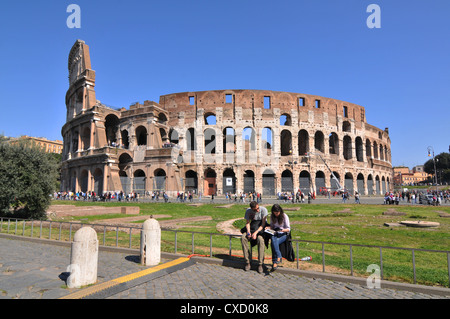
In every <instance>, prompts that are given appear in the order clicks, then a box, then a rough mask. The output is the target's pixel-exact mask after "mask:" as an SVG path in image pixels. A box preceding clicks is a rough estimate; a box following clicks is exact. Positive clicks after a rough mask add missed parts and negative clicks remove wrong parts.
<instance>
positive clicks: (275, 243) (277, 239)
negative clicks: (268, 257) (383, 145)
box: [271, 233, 287, 263]
mask: <svg viewBox="0 0 450 319" xmlns="http://www.w3.org/2000/svg"><path fill="white" fill-rule="evenodd" d="M286 235H287V233H283V234H280V235H279V234H275V235H273V236H272V240H271V246H272V251H273V252H275V259H274V260H272V262H273V263H277V259H278V258H280V260H281V258H282V257H283V256H281V251H280V244H282V243H284V242H285V241H286V238H287V236H286Z"/></svg>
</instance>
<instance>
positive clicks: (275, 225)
mask: <svg viewBox="0 0 450 319" xmlns="http://www.w3.org/2000/svg"><path fill="white" fill-rule="evenodd" d="M269 229H270V230H271V231H272V232H271V233H273V234H272V238H271V239H272V240H271V246H272V256H273V260H272V262H273V265H272V271H275V270H276V269H277V267H278V264H279V263H280V262H281V260H282V255H281V251H280V245H281V244H282V243H284V242H285V241H286V239H287V238H288V234H289V232H290V231H291V226H290V224H289V217H288V216H287V215H286V214H285V213H284V211H283V208H281V206H280V205H278V204H275V205H273V206H272V215H271V216H270V226H268V227H266V230H269Z"/></svg>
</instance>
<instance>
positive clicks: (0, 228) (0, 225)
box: [0, 217, 450, 287]
mask: <svg viewBox="0 0 450 319" xmlns="http://www.w3.org/2000/svg"><path fill="white" fill-rule="evenodd" d="M5 221H7V233H8V234H9V233H10V228H11V221H13V224H14V225H13V227H14V235H16V236H20V234H18V224H19V222H23V225H22V234H21V236H25V225H26V224H27V223H31V235H30V237H33V233H34V232H33V227H34V223H36V222H38V223H39V229H40V230H39V238H42V227H43V224H45V223H46V224H48V228H49V235H48V236H49V238H48V239H50V240H53V239H52V234H51V231H52V224H57V225H59V234H58V241H62V237H61V234H62V228H63V227H62V226H63V225H64V224H69V225H68V227H67V228H68V229H69V241H71V240H72V232H73V230H74V226H79V228H81V227H83V226H90V227H93V228H97V229H103V242H102V243H103V246H106V245H107V243H106V229H107V228H114V229H115V246H116V247H119V229H126V230H127V232H128V233H129V245H128V246H129V248H132V243H131V242H132V232H133V230H135V231H136V233H139V234H140V231H141V230H142V226H124V225H108V224H91V223H88V224H87V223H82V222H61V221H43V220H30V219H20V218H10V217H0V233H2V232H3V224H4V223H5ZM161 231H167V232H173V233H174V235H175V240H174V250H175V254H176V253H177V250H178V233H190V234H191V235H192V242H191V247H192V254H194V253H195V241H194V238H195V235H209V252H210V254H209V255H210V256H212V255H213V254H212V251H213V245H212V236H226V237H228V238H229V255H230V256H231V255H232V239H233V238H239V239H240V237H241V236H240V235H235V234H218V233H207V232H195V231H187V230H173V229H166V228H162V229H161ZM292 243H293V245H295V247H296V256H297V257H298V255H299V243H308V244H309V243H312V244H319V245H321V246H322V272H325V245H337V246H348V247H349V254H350V274H351V276H353V275H354V274H353V247H366V248H376V249H379V251H380V270H381V272H380V277H381V278H380V279H383V253H382V251H383V249H393V250H406V251H410V252H411V255H412V267H413V282H414V284H416V283H417V280H416V260H415V259H416V258H415V252H418V251H420V252H431V253H444V254H447V269H448V281H449V287H450V251H449V250H432V249H422V248H405V247H391V246H375V245H366V244H349V243H335V242H325V241H314V240H301V239H292ZM296 261H297V269H299V258H296Z"/></svg>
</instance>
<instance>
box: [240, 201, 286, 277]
mask: <svg viewBox="0 0 450 319" xmlns="http://www.w3.org/2000/svg"><path fill="white" fill-rule="evenodd" d="M268 215H269V213H268V211H267V208H265V207H262V206H259V205H258V203H257V202H255V201H252V202H251V203H250V208H248V209H247V210H246V211H245V217H244V218H245V220H246V224H245V227H244V228H242V229H241V232H242V237H241V243H242V250H243V252H244V259H245V268H244V270H246V271H247V270H250V253H251V247H253V246H255V245H256V246H257V247H258V272H259V273H262V272H263V263H264V249H265V247H264V246H266V247H267V246H268V242H269V239H270V241H271V248H272V271H275V270H276V269H277V267H278V264H279V263H281V260H282V258H283V257H285V258H286V259H287V260H289V261H293V260H294V259H295V256H294V255H293V249H292V243H291V235H290V230H291V229H290V224H289V217H288V216H287V215H286V214H285V213H284V212H283V208H281V206H280V205H278V204H275V205H273V206H272V214H271V216H270V224H268V223H267V216H268Z"/></svg>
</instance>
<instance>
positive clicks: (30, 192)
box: [0, 141, 57, 219]
mask: <svg viewBox="0 0 450 319" xmlns="http://www.w3.org/2000/svg"><path fill="white" fill-rule="evenodd" d="M56 179H57V162H56V160H54V159H52V157H50V156H49V155H48V154H47V153H45V152H44V151H42V150H41V149H39V148H37V147H34V146H30V145H25V144H23V143H20V142H19V143H17V144H11V143H7V142H1V141H0V214H3V215H6V214H13V215H14V217H20V218H31V219H46V214H45V212H46V210H47V208H48V206H49V205H50V201H51V197H50V195H51V194H52V193H53V192H54V191H55V185H56Z"/></svg>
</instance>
